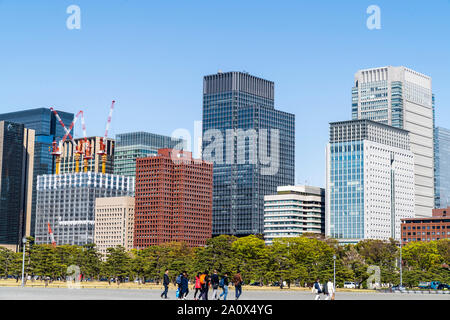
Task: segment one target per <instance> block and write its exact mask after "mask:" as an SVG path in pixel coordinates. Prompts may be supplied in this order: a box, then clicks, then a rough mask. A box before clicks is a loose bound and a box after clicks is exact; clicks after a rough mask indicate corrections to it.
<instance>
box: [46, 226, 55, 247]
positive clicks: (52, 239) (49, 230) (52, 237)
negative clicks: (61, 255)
mask: <svg viewBox="0 0 450 320" xmlns="http://www.w3.org/2000/svg"><path fill="white" fill-rule="evenodd" d="M47 228H48V234H49V235H50V240H51V241H52V246H53V247H56V241H55V237H54V235H53V231H52V228H50V222H47Z"/></svg>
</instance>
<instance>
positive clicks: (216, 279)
mask: <svg viewBox="0 0 450 320" xmlns="http://www.w3.org/2000/svg"><path fill="white" fill-rule="evenodd" d="M211 287H212V289H213V294H212V299H213V300H219V293H218V291H217V290H218V289H219V275H218V274H217V270H214V273H213V274H212V276H211Z"/></svg>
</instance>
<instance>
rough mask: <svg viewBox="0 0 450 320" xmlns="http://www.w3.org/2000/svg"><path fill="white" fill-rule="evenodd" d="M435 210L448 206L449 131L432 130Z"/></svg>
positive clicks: (449, 177) (440, 128)
mask: <svg viewBox="0 0 450 320" xmlns="http://www.w3.org/2000/svg"><path fill="white" fill-rule="evenodd" d="M434 181H435V184H434V187H435V191H434V196H435V208H446V207H449V206H450V130H449V129H445V128H442V127H436V129H435V130H434Z"/></svg>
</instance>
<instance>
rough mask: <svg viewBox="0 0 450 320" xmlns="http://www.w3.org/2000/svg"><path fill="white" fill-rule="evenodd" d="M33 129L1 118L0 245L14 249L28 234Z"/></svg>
mask: <svg viewBox="0 0 450 320" xmlns="http://www.w3.org/2000/svg"><path fill="white" fill-rule="evenodd" d="M33 156H34V130H29V129H25V128H24V125H23V124H18V123H14V122H9V121H0V246H6V247H7V248H10V249H13V250H16V249H17V247H18V246H19V245H20V244H21V239H22V237H24V236H29V235H30V215H31V192H32V179H33V158H34V157H33Z"/></svg>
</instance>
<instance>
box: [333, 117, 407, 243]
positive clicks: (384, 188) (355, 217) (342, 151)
mask: <svg viewBox="0 0 450 320" xmlns="http://www.w3.org/2000/svg"><path fill="white" fill-rule="evenodd" d="M326 179H327V180H326V182H327V186H326V205H325V207H326V215H325V216H326V223H325V225H326V228H325V229H326V235H327V236H330V237H333V238H336V239H338V240H339V242H341V243H344V244H345V243H357V242H358V241H360V240H364V239H379V240H389V238H394V239H400V223H401V219H405V218H412V217H414V156H413V153H412V151H411V150H410V141H409V132H408V131H405V130H402V129H398V128H394V127H391V126H388V125H383V124H380V123H378V122H374V121H370V120H354V121H342V122H334V123H331V124H330V143H329V144H328V146H327V168H326Z"/></svg>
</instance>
